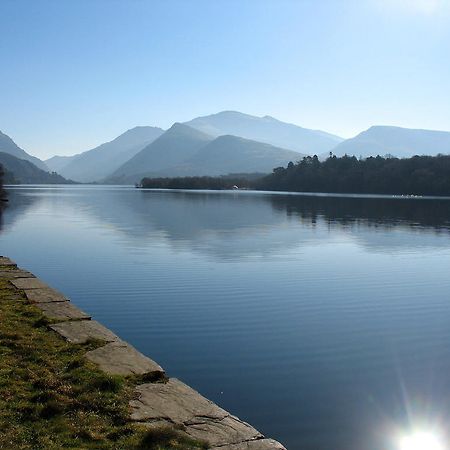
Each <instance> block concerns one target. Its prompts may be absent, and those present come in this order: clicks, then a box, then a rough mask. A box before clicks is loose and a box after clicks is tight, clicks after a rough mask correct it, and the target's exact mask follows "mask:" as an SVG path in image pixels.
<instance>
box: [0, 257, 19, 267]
mask: <svg viewBox="0 0 450 450" xmlns="http://www.w3.org/2000/svg"><path fill="white" fill-rule="evenodd" d="M0 266H13V267H15V266H17V264H16V263H15V262H14V261H13V260H12V259H9V258H7V257H6V256H0Z"/></svg>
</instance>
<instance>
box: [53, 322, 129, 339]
mask: <svg viewBox="0 0 450 450" xmlns="http://www.w3.org/2000/svg"><path fill="white" fill-rule="evenodd" d="M50 328H51V329H52V330H54V331H56V332H57V333H58V334H60V335H61V336H62V337H64V339H66V340H67V341H69V342H71V343H72V344H85V343H86V342H87V341H88V340H90V339H100V340H103V341H106V342H114V341H120V339H119V337H118V336H116V335H115V334H114V333H113V332H112V331H110V330H108V328H105V327H104V326H103V325H101V324H100V323H98V322H97V321H95V320H77V321H74V322H62V323H55V324H54V325H50Z"/></svg>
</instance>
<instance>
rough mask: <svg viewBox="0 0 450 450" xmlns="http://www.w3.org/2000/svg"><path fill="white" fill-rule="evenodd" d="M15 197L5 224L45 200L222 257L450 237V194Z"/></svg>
mask: <svg viewBox="0 0 450 450" xmlns="http://www.w3.org/2000/svg"><path fill="white" fill-rule="evenodd" d="M11 200H12V201H10V203H11V207H10V208H8V212H7V214H6V215H5V226H6V227H10V226H12V224H13V223H14V221H15V220H16V219H17V217H18V216H19V215H20V214H23V213H24V209H27V208H29V207H30V206H31V205H33V204H35V203H36V202H37V201H38V200H39V203H36V206H37V207H39V208H40V209H42V208H43V209H45V210H47V211H51V214H54V215H55V214H56V215H58V216H61V217H67V218H73V220H75V219H76V221H77V222H78V221H81V222H89V226H91V222H92V221H93V220H94V221H95V222H96V223H95V224H94V226H96V227H98V228H100V229H102V228H104V229H105V230H111V229H112V230H114V232H115V233H116V234H117V233H119V234H120V240H121V241H122V242H123V244H124V245H125V246H127V247H130V248H134V249H139V248H144V247H145V246H146V245H147V243H148V242H149V241H150V240H154V239H161V238H162V239H163V242H168V243H169V244H170V245H171V246H173V247H174V248H175V249H177V250H180V251H183V250H185V249H186V250H189V251H196V252H199V253H202V254H209V255H212V256H214V257H218V258H220V259H229V258H232V259H234V258H242V257H247V256H267V255H274V254H275V255H276V254H277V253H280V252H282V251H285V250H286V249H290V248H292V249H295V248H297V250H298V247H299V246H306V245H318V244H326V243H327V242H330V239H334V238H335V237H339V236H345V238H349V239H351V240H354V241H356V242H357V243H358V244H359V245H363V246H367V247H370V248H372V249H373V250H378V251H389V250H390V249H393V248H396V249H399V250H404V251H408V250H414V249H417V248H423V247H430V248H436V247H440V246H442V240H441V239H437V236H438V235H442V236H446V237H449V236H450V233H449V230H450V201H447V200H409V199H387V198H350V197H314V196H302V195H283V194H261V193H251V192H193V191H188V192H186V191H177V192H173V191H146V190H140V191H138V190H136V189H125V188H111V189H107V188H88V187H84V188H81V187H69V188H52V189H47V190H43V189H42V190H41V189H35V190H26V189H22V190H18V191H14V194H13V195H12V196H11ZM414 233H420V239H414Z"/></svg>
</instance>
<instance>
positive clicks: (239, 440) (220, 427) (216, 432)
mask: <svg viewBox="0 0 450 450" xmlns="http://www.w3.org/2000/svg"><path fill="white" fill-rule="evenodd" d="M196 420H197V421H198V422H197V423H191V424H187V425H186V428H185V430H184V431H185V433H186V434H188V435H189V436H191V437H192V438H194V439H200V440H204V441H207V442H208V444H209V445H211V446H212V447H216V446H217V447H222V446H224V445H233V444H234V445H235V444H241V445H243V444H244V443H247V442H248V441H254V440H256V439H262V438H263V435H262V434H261V433H259V432H258V431H257V430H255V429H254V428H253V427H252V426H250V425H249V424H248V423H245V422H242V421H241V420H239V419H238V418H237V417H234V416H228V417H225V418H224V419H222V420H212V419H209V418H197V419H196ZM243 448H246V447H245V446H244V447H243Z"/></svg>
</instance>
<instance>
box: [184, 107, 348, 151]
mask: <svg viewBox="0 0 450 450" xmlns="http://www.w3.org/2000/svg"><path fill="white" fill-rule="evenodd" d="M186 125H188V126H190V127H192V128H196V129H197V130H200V131H203V132H204V133H207V134H209V135H211V136H214V137H218V136H221V135H233V136H239V137H243V138H246V139H252V140H255V141H259V142H265V143H268V144H271V145H274V146H276V147H281V148H285V149H288V150H294V151H296V152H300V153H304V154H311V155H314V154H317V155H319V154H322V153H327V152H329V151H330V150H331V149H332V148H334V147H335V146H336V145H337V144H339V143H340V142H342V141H343V139H342V138H340V137H339V136H334V135H332V134H329V133H325V132H324V131H320V130H310V129H308V128H302V127H299V126H297V125H293V124H290V123H285V122H281V121H280V120H277V119H274V118H273V117H270V116H264V117H255V116H251V115H248V114H243V113H240V112H237V111H223V112H220V113H217V114H212V115H209V116H204V117H197V118H196V119H193V120H191V121H189V122H186Z"/></svg>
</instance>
